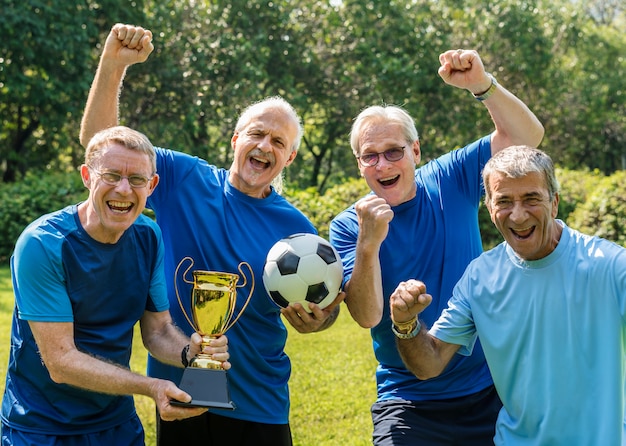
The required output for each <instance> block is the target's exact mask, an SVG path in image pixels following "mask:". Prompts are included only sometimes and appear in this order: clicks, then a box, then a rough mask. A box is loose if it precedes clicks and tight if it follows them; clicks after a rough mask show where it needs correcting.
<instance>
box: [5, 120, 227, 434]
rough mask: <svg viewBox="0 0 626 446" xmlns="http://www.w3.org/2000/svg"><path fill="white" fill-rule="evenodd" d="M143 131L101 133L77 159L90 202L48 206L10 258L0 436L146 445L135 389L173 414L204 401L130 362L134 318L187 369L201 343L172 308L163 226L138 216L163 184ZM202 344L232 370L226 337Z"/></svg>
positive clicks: (153, 343)
mask: <svg viewBox="0 0 626 446" xmlns="http://www.w3.org/2000/svg"><path fill="white" fill-rule="evenodd" d="M155 167H156V166H155V152H154V148H153V146H152V144H151V143H150V141H149V140H148V138H147V137H146V136H145V135H143V134H141V133H139V132H137V131H134V130H131V129H129V128H127V127H113V128H110V129H108V130H104V131H102V132H99V133H97V134H96V135H95V136H94V137H93V138H92V139H91V141H90V142H89V144H88V146H87V149H86V152H85V164H83V166H82V167H81V169H80V174H81V177H82V179H83V183H84V185H85V187H86V188H87V189H89V196H88V198H87V200H86V201H84V202H82V203H79V204H77V205H71V206H68V207H66V208H64V209H61V210H59V211H56V212H53V213H51V214H47V215H44V216H42V217H40V218H39V219H37V220H35V221H34V222H33V223H31V224H30V225H29V226H28V227H27V228H26V229H25V230H24V232H23V233H22V234H21V235H20V237H19V238H18V240H17V243H16V245H15V252H14V254H13V256H12V257H11V274H12V279H13V289H14V293H15V304H16V305H15V310H14V313H13V326H12V331H11V351H10V356H9V366H8V371H7V375H6V376H7V378H6V388H5V393H4V397H3V400H2V428H1V433H0V436H1V440H0V443H1V444H2V445H3V446H4V445H6V446H8V445H52V444H54V445H102V446H111V445H118V444H124V445H143V444H144V432H143V427H142V426H141V422H140V420H139V418H138V416H137V413H136V412H135V407H134V403H133V397H132V395H133V394H138V395H145V396H149V397H151V398H152V399H153V400H154V402H155V404H156V406H157V407H158V408H159V411H160V413H161V416H163V417H164V418H166V419H168V420H175V419H184V418H188V417H195V416H198V415H200V414H202V413H203V412H205V411H206V410H205V409H202V408H181V407H176V406H173V405H171V404H170V403H169V401H170V400H172V399H176V400H179V401H190V400H191V396H190V395H188V394H187V393H186V392H183V391H182V390H181V389H179V388H178V387H177V386H176V385H175V384H174V383H173V382H172V381H168V380H164V379H157V378H150V377H146V376H143V375H139V374H137V373H134V372H132V371H130V357H131V348H132V340H133V332H134V327H135V325H136V323H137V322H139V323H140V325H141V336H142V340H143V343H144V345H145V346H146V347H147V348H148V350H149V351H150V352H151V354H153V355H155V356H156V357H158V358H159V360H161V361H163V362H166V363H168V364H172V365H174V366H178V367H180V368H181V369H182V365H181V364H180V362H181V354H180V352H181V349H183V348H185V346H188V359H191V358H193V357H194V356H195V355H196V354H197V353H199V352H200V348H201V347H200V343H201V337H200V335H199V334H197V333H194V334H193V335H192V337H191V339H190V338H189V337H188V336H186V335H185V334H184V333H183V332H182V331H180V330H179V329H178V328H176V326H175V325H174V324H173V322H172V318H171V316H170V313H169V311H168V306H169V303H168V299H167V290H166V285H165V274H164V267H163V258H164V248H163V241H162V238H161V231H160V229H159V227H158V226H157V225H156V223H154V222H153V221H152V220H151V219H150V218H148V217H146V216H144V215H142V211H143V210H144V208H145V204H146V199H147V198H148V196H149V195H150V194H151V193H152V192H153V191H154V188H155V187H156V186H157V184H158V182H159V177H158V176H157V175H156V173H155ZM204 352H205V353H207V354H209V355H212V356H213V358H214V359H216V360H218V361H220V362H221V363H222V365H223V366H224V367H225V368H226V369H229V368H230V363H229V362H228V351H227V339H226V337H225V336H222V337H220V338H218V339H216V340H214V341H213V342H212V344H211V346H210V347H205V348H204Z"/></svg>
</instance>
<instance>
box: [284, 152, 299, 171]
mask: <svg viewBox="0 0 626 446" xmlns="http://www.w3.org/2000/svg"><path fill="white" fill-rule="evenodd" d="M297 155H298V152H296V151H295V150H292V151H291V153H290V154H289V158H287V161H286V162H285V167H287V166H288V165H290V164H291V163H293V160H295V159H296V156H297Z"/></svg>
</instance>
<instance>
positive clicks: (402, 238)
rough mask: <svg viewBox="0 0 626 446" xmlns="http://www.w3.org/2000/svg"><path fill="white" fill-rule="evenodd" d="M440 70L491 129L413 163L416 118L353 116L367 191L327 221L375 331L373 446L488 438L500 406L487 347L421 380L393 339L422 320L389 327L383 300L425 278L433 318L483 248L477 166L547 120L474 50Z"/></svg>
mask: <svg viewBox="0 0 626 446" xmlns="http://www.w3.org/2000/svg"><path fill="white" fill-rule="evenodd" d="M439 75H440V76H441V78H442V79H443V80H444V82H446V83H447V84H449V85H452V86H455V87H457V88H463V89H467V90H469V91H470V92H472V93H473V94H474V97H475V98H476V99H477V100H478V101H480V103H482V104H483V105H484V106H485V107H486V108H487V110H488V111H489V113H490V114H491V117H492V120H493V123H494V125H495V130H494V132H493V133H492V134H491V135H488V136H485V137H483V138H481V139H478V140H477V141H475V142H473V143H471V144H468V145H466V146H465V147H463V148H460V149H458V150H454V151H452V152H450V153H447V154H445V155H443V156H441V157H439V158H437V159H435V160H433V161H431V162H429V163H427V164H426V165H424V166H422V167H420V168H418V169H416V168H415V167H416V166H417V165H419V163H420V160H421V156H422V152H421V147H420V142H419V139H418V134H417V130H416V128H415V123H414V121H413V119H412V118H411V116H410V115H409V114H408V113H407V112H406V111H405V110H403V109H402V108H400V107H397V106H373V107H368V108H367V109H365V110H363V111H362V112H361V113H360V114H359V116H358V117H357V118H356V120H355V122H354V124H353V126H352V131H351V141H350V143H351V146H352V150H353V153H354V155H355V157H356V158H357V162H358V164H359V170H360V172H361V175H362V176H363V178H365V181H367V184H368V186H369V187H370V188H371V190H372V193H371V194H369V195H368V196H366V197H365V198H363V199H361V200H360V201H359V202H357V203H356V204H355V205H353V206H351V207H350V208H349V209H347V210H346V211H344V212H343V213H341V214H340V215H338V216H337V217H336V218H335V219H334V220H333V221H332V223H331V226H330V241H331V243H333V245H334V246H335V248H337V250H338V251H339V254H340V255H341V257H342V259H343V264H344V272H345V279H344V280H345V281H346V282H347V283H346V287H345V289H346V294H347V295H346V299H345V302H346V304H347V306H348V308H349V310H350V314H351V315H352V317H353V318H354V319H355V320H356V321H357V322H358V323H359V325H361V326H363V327H366V328H371V334H372V339H373V346H374V353H375V355H376V358H377V359H378V361H379V366H378V369H377V371H376V379H377V383H378V399H377V401H376V403H375V404H374V405H373V407H372V418H373V423H374V444H375V445H376V446H398V445H415V444H419V445H454V444H462V445H464V446H469V445H481V446H482V445H485V444H489V443H490V442H491V438H492V437H493V434H494V425H495V419H496V416H497V413H498V410H499V408H500V401H499V400H498V397H497V395H496V393H495V391H494V389H493V385H492V380H491V377H490V376H489V370H488V368H487V365H486V364H485V360H484V357H483V356H482V351H481V350H480V348H476V349H475V351H474V354H473V355H472V356H469V357H465V358H463V357H460V356H459V357H456V358H454V359H453V360H452V361H451V363H450V365H449V367H448V368H447V369H446V370H445V372H444V373H442V374H441V375H440V376H439V377H437V378H436V379H432V380H427V381H422V380H419V379H417V378H416V377H415V376H414V375H413V373H411V371H410V370H408V369H407V368H406V367H405V366H404V364H403V362H402V359H401V358H400V355H399V354H398V350H397V348H396V338H405V337H411V336H414V335H415V333H414V328H415V326H414V325H411V324H409V325H406V326H394V325H392V323H391V319H390V317H389V305H388V302H389V296H390V294H391V293H392V292H393V290H394V289H395V287H396V286H397V285H398V283H400V282H401V281H404V280H408V279H410V278H419V279H420V280H423V281H424V282H425V283H427V284H428V286H429V289H430V290H431V291H432V295H433V305H431V306H430V307H429V308H428V309H427V310H426V311H425V312H424V314H423V315H422V317H423V318H424V320H425V321H427V322H428V323H431V322H433V321H434V320H435V319H437V317H438V316H439V314H440V313H441V310H442V309H443V308H445V305H446V302H447V299H448V297H449V296H450V294H451V291H452V287H453V286H454V284H455V283H456V281H457V280H458V279H459V277H461V274H463V271H464V270H465V267H466V266H467V264H468V263H469V262H470V261H471V260H472V259H474V258H475V257H477V256H478V255H479V254H480V253H481V251H482V246H481V240H480V232H479V228H478V206H479V203H480V197H481V194H482V187H481V178H480V172H481V170H482V167H483V166H484V165H485V163H486V162H487V160H488V159H489V158H490V157H491V155H492V154H494V153H496V152H498V151H499V150H501V149H503V148H504V147H506V146H508V145H510V144H513V143H520V144H521V143H527V144H533V145H537V144H539V142H540V141H541V139H542V137H543V127H542V125H541V123H540V122H539V121H538V120H537V118H536V117H535V116H534V114H533V113H532V112H531V111H530V110H529V109H528V107H526V105H525V104H524V103H523V102H522V101H520V100H519V99H518V98H517V97H515V96H514V95H513V94H511V93H510V92H509V91H507V90H506V89H505V88H504V87H502V86H501V85H499V84H498V83H497V82H496V80H495V78H494V77H493V76H492V75H490V74H489V73H487V72H486V71H485V69H484V66H483V63H482V61H481V59H480V57H479V55H478V53H476V51H472V50H450V51H446V52H445V53H443V54H441V56H440V67H439ZM476 99H475V100H476Z"/></svg>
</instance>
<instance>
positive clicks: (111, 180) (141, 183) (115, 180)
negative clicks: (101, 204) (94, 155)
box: [89, 166, 152, 188]
mask: <svg viewBox="0 0 626 446" xmlns="http://www.w3.org/2000/svg"><path fill="white" fill-rule="evenodd" d="M89 168H90V169H91V170H92V171H93V172H94V173H95V174H96V175H98V176H99V177H100V179H101V180H102V182H103V183H104V184H108V185H109V186H117V185H118V184H120V182H121V181H122V180H123V179H124V178H126V179H127V180H128V184H130V186H131V187H134V188H141V187H146V186H147V185H148V183H149V182H150V180H151V179H152V178H148V177H144V176H143V175H129V176H125V175H120V174H119V173H115V172H107V171H104V172H101V171H99V170H97V169H95V168H93V167H91V166H89Z"/></svg>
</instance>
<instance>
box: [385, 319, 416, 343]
mask: <svg viewBox="0 0 626 446" xmlns="http://www.w3.org/2000/svg"><path fill="white" fill-rule="evenodd" d="M400 326H402V327H400ZM407 327H409V329H408V330H407V331H404V330H405V329H406V328H407ZM421 329H422V324H420V321H419V320H418V319H417V317H415V319H413V320H410V321H409V322H400V323H399V324H396V323H394V322H392V323H391V331H392V332H393V334H394V335H396V337H397V338H399V339H412V338H414V337H415V336H417V335H418V334H419V332H420V330H421Z"/></svg>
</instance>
